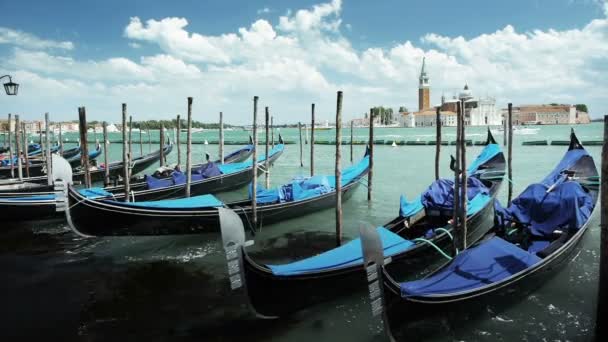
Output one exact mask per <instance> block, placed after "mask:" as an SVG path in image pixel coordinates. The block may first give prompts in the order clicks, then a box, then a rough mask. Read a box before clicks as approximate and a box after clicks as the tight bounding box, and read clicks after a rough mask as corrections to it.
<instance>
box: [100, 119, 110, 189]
mask: <svg viewBox="0 0 608 342" xmlns="http://www.w3.org/2000/svg"><path fill="white" fill-rule="evenodd" d="M102 133H103V184H104V186H108V185H110V168H109V167H108V166H109V162H108V123H107V122H105V121H104V122H103V124H102Z"/></svg>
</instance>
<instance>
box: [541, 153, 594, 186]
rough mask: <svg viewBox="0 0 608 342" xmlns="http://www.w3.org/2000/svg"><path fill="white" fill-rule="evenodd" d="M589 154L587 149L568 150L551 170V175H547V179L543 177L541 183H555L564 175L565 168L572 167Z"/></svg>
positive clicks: (549, 184) (548, 184)
mask: <svg viewBox="0 0 608 342" xmlns="http://www.w3.org/2000/svg"><path fill="white" fill-rule="evenodd" d="M588 155H589V153H587V151H586V150H584V149H574V150H570V151H568V152H566V154H565V155H564V157H563V158H562V160H561V161H560V162H559V164H557V166H556V167H555V168H554V169H553V171H551V173H549V175H547V177H545V179H543V180H542V181H541V183H543V184H545V185H547V186H551V185H553V184H554V183H556V182H557V181H558V180H559V179H560V178H561V177H562V173H563V172H564V171H565V170H568V169H570V168H571V167H572V166H574V164H576V163H577V162H578V161H579V160H580V159H581V158H583V157H585V156H588Z"/></svg>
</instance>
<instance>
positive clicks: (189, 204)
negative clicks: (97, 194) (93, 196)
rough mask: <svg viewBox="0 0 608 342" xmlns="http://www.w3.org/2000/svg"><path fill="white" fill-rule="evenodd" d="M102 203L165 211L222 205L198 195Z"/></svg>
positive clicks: (217, 201) (208, 196) (209, 196)
mask: <svg viewBox="0 0 608 342" xmlns="http://www.w3.org/2000/svg"><path fill="white" fill-rule="evenodd" d="M104 202H107V203H111V204H119V205H126V206H130V207H143V208H166V209H181V208H184V209H186V208H187V209H191V208H216V207H221V206H223V205H224V203H222V201H220V200H219V199H217V197H215V196H213V195H200V196H193V197H190V198H178V199H167V200H160V201H142V202H117V201H111V200H106V201H104Z"/></svg>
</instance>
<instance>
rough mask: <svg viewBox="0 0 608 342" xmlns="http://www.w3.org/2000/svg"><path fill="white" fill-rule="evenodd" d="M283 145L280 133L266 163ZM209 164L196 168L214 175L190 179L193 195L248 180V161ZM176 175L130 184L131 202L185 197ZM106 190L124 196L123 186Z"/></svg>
mask: <svg viewBox="0 0 608 342" xmlns="http://www.w3.org/2000/svg"><path fill="white" fill-rule="evenodd" d="M284 148H285V145H284V144H283V138H282V137H281V136H279V144H277V145H275V147H274V148H273V149H272V150H271V151H270V152H269V158H268V162H269V164H270V165H272V164H274V162H275V160H277V159H278V158H279V157H280V156H281V154H282V153H283V150H284ZM264 158H265V157H264V156H262V157H261V158H258V161H257V163H258V165H259V166H263V165H264V163H265V159H264ZM212 164H213V165H212ZM212 164H201V165H200V167H198V168H197V169H198V170H204V169H206V168H207V167H209V166H213V167H212V168H210V169H215V170H216V171H219V172H217V173H216V174H215V175H213V176H208V175H204V176H203V177H202V179H200V178H199V177H197V178H198V179H196V180H193V181H192V183H191V186H190V194H191V195H192V196H196V195H205V194H213V193H218V192H223V191H230V190H234V189H238V188H241V187H243V186H245V185H247V184H248V183H249V182H251V167H252V162H251V161H247V162H241V163H232V164H224V165H218V164H216V163H212ZM198 170H197V171H196V172H198ZM196 172H195V173H196ZM262 172H263V171H262V169H261V168H259V169H258V174H261V173H262ZM218 173H219V174H218ZM175 175H176V173H175V172H174V173H173V175H172V176H171V177H169V178H160V179H159V178H155V177H153V176H149V175H147V176H146V177H145V178H144V179H143V180H141V181H136V182H133V183H131V193H130V194H129V197H130V198H131V202H141V201H154V200H161V199H169V198H180V197H184V196H185V194H186V192H185V187H184V184H183V183H184V178H185V175H184V174H182V175H181V176H182V177H184V178H182V179H181V181H180V182H177V183H176V182H175V178H176V177H177V176H175ZM105 190H106V191H108V192H110V193H112V194H113V195H112V196H113V197H112V198H113V199H116V200H122V199H123V198H124V196H125V195H124V188H123V186H122V185H116V186H111V187H106V188H105Z"/></svg>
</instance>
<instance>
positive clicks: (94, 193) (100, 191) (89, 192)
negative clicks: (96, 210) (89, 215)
mask: <svg viewBox="0 0 608 342" xmlns="http://www.w3.org/2000/svg"><path fill="white" fill-rule="evenodd" d="M78 192H79V193H80V194H81V195H82V196H84V197H86V198H100V197H112V193H111V192H107V191H106V190H104V188H88V189H80V190H78Z"/></svg>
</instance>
